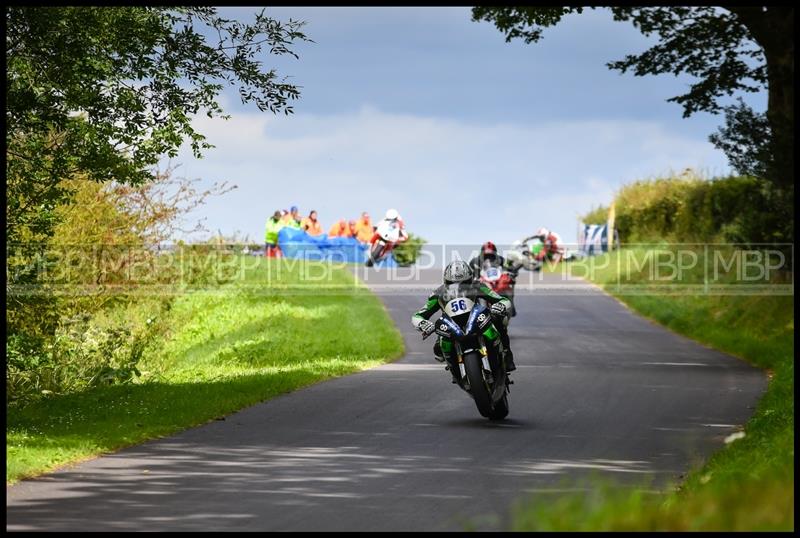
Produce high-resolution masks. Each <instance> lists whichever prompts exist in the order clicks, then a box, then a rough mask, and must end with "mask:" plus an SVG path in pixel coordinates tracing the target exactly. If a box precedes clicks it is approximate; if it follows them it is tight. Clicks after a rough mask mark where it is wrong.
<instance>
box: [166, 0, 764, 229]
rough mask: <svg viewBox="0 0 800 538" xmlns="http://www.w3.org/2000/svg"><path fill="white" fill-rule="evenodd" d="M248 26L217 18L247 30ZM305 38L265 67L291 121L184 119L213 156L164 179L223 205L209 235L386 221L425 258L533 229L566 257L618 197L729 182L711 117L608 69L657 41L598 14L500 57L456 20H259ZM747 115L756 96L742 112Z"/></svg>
mask: <svg viewBox="0 0 800 538" xmlns="http://www.w3.org/2000/svg"><path fill="white" fill-rule="evenodd" d="M255 10H256V8H222V9H220V12H221V14H223V15H224V16H228V17H232V18H234V17H235V18H241V19H247V18H248V17H250V16H251V14H252V13H253V12H254V11H255ZM267 14H269V15H270V16H272V17H275V18H278V19H280V20H284V21H285V20H288V19H289V18H293V19H300V20H304V21H307V25H306V26H305V27H304V32H305V33H306V34H307V35H308V37H310V38H311V39H313V40H314V43H299V44H297V45H296V46H295V47H294V50H295V52H297V53H298V54H299V56H300V58H299V60H296V59H294V58H291V57H288V56H286V57H274V56H266V55H265V56H264V60H265V65H266V66H267V67H275V68H276V69H277V70H278V72H279V73H280V74H282V75H288V76H290V77H291V78H290V80H291V81H292V82H293V83H295V84H297V85H299V86H302V90H301V91H302V96H301V98H300V99H299V100H298V101H295V102H294V108H295V114H294V115H290V116H283V115H277V116H276V115H272V114H271V113H269V112H267V113H261V112H259V111H258V110H257V109H256V108H255V107H254V106H252V105H250V106H243V105H241V103H240V102H239V99H238V95H237V94H236V92H235V90H230V91H226V93H225V94H224V95H223V96H222V98H221V102H222V103H223V106H224V107H225V108H226V110H227V111H228V112H229V113H230V114H231V116H232V117H231V119H230V120H227V121H225V120H209V119H208V118H205V117H202V116H201V117H198V118H197V119H196V120H195V126H196V127H197V128H198V130H200V132H202V133H204V134H205V135H206V136H207V137H208V140H209V142H211V143H212V144H214V145H215V146H216V148H215V149H212V150H209V151H207V152H206V154H205V155H204V158H203V159H201V160H197V159H195V158H194V157H192V155H191V153H190V152H189V151H183V152H182V153H181V155H180V156H179V157H178V158H177V159H175V160H174V161H173V163H180V164H181V167H180V168H179V172H180V174H181V175H185V176H187V177H192V178H194V177H199V178H202V179H203V182H204V183H208V184H210V183H213V182H215V181H222V180H228V181H229V182H231V183H233V184H236V185H237V189H236V190H234V191H232V192H229V193H227V194H225V195H223V196H221V197H218V198H213V199H211V200H209V201H208V203H207V204H206V205H204V206H203V207H202V208H200V209H198V210H196V211H195V212H194V213H193V214H192V217H193V218H202V219H204V224H205V226H206V228H208V229H209V230H211V231H214V232H216V231H217V230H221V231H222V232H223V233H225V234H231V233H233V232H238V233H239V234H240V236H241V235H248V236H249V237H250V238H251V239H255V240H257V241H260V240H261V239H262V236H263V228H264V221H265V219H266V218H267V216H268V215H269V214H271V213H272V211H274V210H275V209H276V208H288V207H289V206H291V205H293V204H294V205H298V206H299V207H300V211H301V213H304V214H305V213H307V212H308V211H309V210H310V209H316V210H317V211H318V212H319V216H320V220H321V221H322V223H323V225H324V226H325V227H326V229H327V227H329V226H330V225H331V224H332V223H333V222H334V221H335V220H337V219H339V218H355V217H356V216H357V215H358V214H360V212H361V211H363V210H367V211H369V212H370V214H371V215H373V218H374V217H376V216H378V215H381V214H383V212H385V210H386V209H387V208H389V207H394V208H396V209H398V210H399V211H400V213H401V214H402V215H403V217H404V218H405V220H406V223H407V227H408V229H409V230H410V231H412V232H413V233H415V234H418V235H421V236H422V237H424V238H426V239H427V240H429V241H430V242H433V243H443V242H448V243H465V244H473V243H481V242H484V241H486V240H493V241H495V242H498V243H508V242H511V241H512V240H514V239H518V238H520V237H523V236H525V235H526V234H529V233H531V232H532V231H534V230H535V229H536V228H538V227H539V226H547V227H549V228H551V229H554V230H556V231H559V232H560V233H561V234H562V236H563V237H564V238H565V240H567V241H569V242H571V241H574V240H575V235H576V233H575V231H576V229H577V222H578V216H579V215H580V214H582V213H585V212H586V211H588V210H590V209H591V208H592V207H593V206H596V205H598V204H607V203H608V202H609V201H610V200H611V198H612V196H613V193H614V192H615V191H616V190H617V189H618V188H619V187H620V186H621V185H623V184H625V183H628V182H630V181H633V180H635V179H641V178H647V177H655V176H660V175H666V174H668V173H670V172H671V171H681V170H683V169H685V168H687V167H692V168H694V169H696V170H699V171H701V172H702V173H704V174H705V175H709V176H713V175H723V174H726V173H728V172H729V167H728V164H727V161H726V159H725V156H724V155H723V154H722V153H721V152H719V151H718V150H716V149H715V148H714V147H713V146H712V145H711V144H710V143H709V142H708V135H709V134H710V133H712V132H713V131H715V130H716V129H717V127H718V126H719V125H720V124H721V123H722V119H723V118H722V116H714V115H710V114H705V113H701V114H697V115H694V116H692V117H691V118H688V119H683V118H682V108H681V107H680V106H679V105H677V104H675V103H667V102H666V99H668V98H669V97H673V96H675V95H679V94H681V93H684V92H685V91H686V89H687V88H688V85H689V84H690V83H691V79H689V78H688V77H680V78H676V77H674V76H672V75H662V76H658V77H634V76H633V75H630V74H625V75H622V74H620V73H619V72H618V71H611V70H609V69H608V68H607V67H606V65H605V64H606V63H607V62H608V61H611V60H617V59H621V58H622V57H623V56H624V55H625V54H630V53H638V52H641V51H643V50H645V49H646V48H647V47H648V45H649V44H650V43H653V42H654V38H652V37H651V38H646V37H644V36H642V35H641V34H640V33H639V32H638V31H637V30H636V29H635V28H633V26H632V25H631V24H630V23H621V22H615V21H613V20H612V19H611V15H610V14H609V13H608V12H606V11H605V10H598V11H588V12H586V13H584V14H583V15H575V16H570V17H567V18H566V19H565V20H564V21H563V22H562V23H561V24H560V25H559V26H557V27H555V28H551V29H548V30H546V31H545V33H544V38H543V39H542V40H541V41H540V42H539V43H536V44H531V45H526V44H524V42H522V41H515V42H512V43H506V42H505V40H504V37H503V35H502V34H501V33H500V32H499V31H498V30H497V29H496V28H495V27H494V26H493V25H492V24H489V23H486V22H481V23H476V22H472V21H471V16H470V9H469V8H454V7H449V8H420V7H417V8H272V9H269V10H268V11H267ZM745 98H746V101H747V102H749V103H750V104H751V105H752V106H754V108H756V109H757V110H763V109H764V108H765V105H766V95H765V94H756V95H748V96H745Z"/></svg>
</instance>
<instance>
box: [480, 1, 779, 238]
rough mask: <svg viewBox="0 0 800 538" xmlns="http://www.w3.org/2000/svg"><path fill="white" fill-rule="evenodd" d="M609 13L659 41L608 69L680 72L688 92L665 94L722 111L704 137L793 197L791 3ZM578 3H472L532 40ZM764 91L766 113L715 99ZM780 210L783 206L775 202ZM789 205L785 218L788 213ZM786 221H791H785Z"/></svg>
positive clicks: (508, 30)
mask: <svg viewBox="0 0 800 538" xmlns="http://www.w3.org/2000/svg"><path fill="white" fill-rule="evenodd" d="M609 9H610V10H611V12H612V13H613V16H614V19H615V20H618V21H630V22H632V23H633V25H634V26H635V27H636V28H638V29H639V30H640V31H641V32H642V33H643V34H644V35H651V34H656V35H657V36H658V37H659V39H660V40H659V41H658V42H657V43H656V44H655V45H653V46H652V47H651V48H649V49H648V50H646V51H644V52H642V53H641V54H630V55H627V56H625V58H623V59H622V60H618V61H612V62H609V63H608V64H607V65H608V67H609V68H611V69H616V70H619V71H622V72H623V73H625V72H629V71H630V72H632V73H633V74H634V75H636V76H644V75H658V74H663V73H672V74H674V75H680V74H688V75H691V76H693V77H695V78H696V79H697V80H696V82H695V83H693V84H691V85H690V87H689V91H688V92H686V93H685V94H682V95H678V96H675V97H672V98H670V99H669V101H672V102H676V103H678V104H680V105H681V106H682V107H683V115H684V117H688V116H690V115H692V114H694V113H696V112H699V111H704V112H710V113H720V112H723V111H724V112H725V114H726V120H727V121H726V125H725V127H724V128H722V129H721V130H720V131H719V132H717V133H716V134H715V135H712V137H711V141H712V143H714V144H715V145H716V146H717V147H719V148H720V149H721V150H723V151H724V152H725V153H726V155H727V156H728V158H729V160H730V161H731V164H732V165H733V166H734V167H735V168H736V169H737V170H738V171H739V172H740V173H743V174H755V175H756V176H757V177H759V178H761V179H764V180H767V181H768V182H769V183H770V184H771V185H772V186H771V187H770V189H772V190H774V191H775V192H774V193H773V197H774V198H775V199H776V200H777V199H779V198H781V197H783V198H792V197H793V185H794V154H793V150H794V8H793V7H726V8H724V9H723V8H719V7H712V6H696V7H681V6H676V7H612V8H609ZM582 11H583V8H580V7H494V6H492V7H485V6H484V7H476V8H474V9H473V11H472V19H473V20H474V21H480V20H485V21H489V22H492V23H494V24H495V26H496V27H497V28H498V29H499V30H500V31H501V32H503V33H504V34H505V36H506V41H511V40H512V39H515V38H521V39H524V40H525V42H526V43H532V42H536V41H539V39H541V37H542V32H543V30H544V29H545V28H548V27H551V26H554V25H556V24H558V23H559V22H560V21H561V20H562V19H563V18H564V16H566V15H568V14H571V13H582ZM765 87H766V88H767V90H768V106H767V111H766V114H763V115H762V114H758V113H756V112H754V111H752V110H751V109H750V108H749V107H747V106H746V105H745V104H744V103H743V102H742V101H741V100H740V101H739V103H738V104H734V105H728V106H724V105H723V104H722V102H721V98H723V97H726V96H733V95H736V94H737V93H741V92H758V91H761V90H763V89H764V88H765ZM779 210H780V211H785V210H786V208H785V207H784V208H782V209H779ZM791 211H792V209H791V207H790V208H789V215H788V216H789V218H792V217H791ZM790 228H791V227H790Z"/></svg>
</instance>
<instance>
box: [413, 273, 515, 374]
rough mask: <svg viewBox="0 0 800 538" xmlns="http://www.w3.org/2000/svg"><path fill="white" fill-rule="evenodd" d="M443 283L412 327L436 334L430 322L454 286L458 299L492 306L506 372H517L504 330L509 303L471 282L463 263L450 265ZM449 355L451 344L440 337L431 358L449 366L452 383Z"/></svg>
mask: <svg viewBox="0 0 800 538" xmlns="http://www.w3.org/2000/svg"><path fill="white" fill-rule="evenodd" d="M443 280H444V283H443V284H442V285H441V286H439V287H438V288H436V289H435V290H434V291H433V293H431V294H430V295H429V296H428V300H427V301H426V302H425V306H423V307H422V308H421V309H419V310H418V311H417V312H415V313H414V315H413V316H412V317H411V323H412V324H413V325H414V327H415V328H416V329H418V330H419V331H420V332H422V333H423V334H425V335H429V334H432V333H433V332H434V330H435V325H434V323H433V322H431V321H430V318H431V317H432V316H433V315H434V314H435V313H436V312H437V311H439V310H444V308H445V304H446V303H447V302H448V300H449V299H450V294H451V293H452V287H453V286H457V289H458V293H459V295H461V296H466V297H470V298H471V299H473V301H477V300H478V299H484V300H485V301H486V302H487V303H488V304H490V305H491V313H492V318H493V319H494V320H495V323H494V327H495V328H496V329H497V333H498V334H497V335H495V337H494V338H497V337H499V338H500V341H501V342H502V344H503V348H504V350H505V364H506V371H507V372H512V371H514V370H516V369H517V367H516V365H515V364H514V355H513V353H512V352H511V347H510V342H509V339H508V331H507V328H506V323H507V321H508V315H509V312H510V309H511V301H509V300H508V299H506V298H505V297H501V296H500V295H498V294H496V293H495V292H494V291H492V290H491V288H489V287H488V286H486V285H485V284H482V283H481V282H479V281H475V280H473V273H472V269H470V266H469V264H468V263H467V262H465V261H463V260H456V261H454V262H450V264H448V265H447V267H446V268H445V270H444V278H443ZM452 352H453V342H452V340H450V339H449V338H444V337H442V336H439V338H438V339H437V340H436V343H435V344H434V346H433V354H434V356H435V357H436V360H438V361H439V362H445V361H447V363H448V364H449V365H450V372H451V373H452V374H453V379H454V380H455V379H456V373H455V372H456V371H457V365H456V363H455V361H454V359H455V357H453V356H452Z"/></svg>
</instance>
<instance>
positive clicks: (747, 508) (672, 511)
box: [512, 248, 794, 531]
mask: <svg viewBox="0 0 800 538" xmlns="http://www.w3.org/2000/svg"><path fill="white" fill-rule="evenodd" d="M648 252H651V249H644V248H639V249H623V250H622V251H618V252H617V253H613V254H610V255H609V254H606V255H603V256H598V257H596V258H591V259H588V260H584V261H580V262H576V263H574V264H572V265H570V264H567V265H565V266H562V267H561V269H565V270H568V271H570V272H571V273H572V274H573V275H576V276H581V277H584V278H587V279H588V280H590V281H592V282H594V283H596V284H598V285H599V286H601V287H603V288H604V289H605V290H606V291H607V292H608V293H610V294H612V295H613V296H615V297H617V298H618V299H619V300H621V301H622V302H623V303H625V304H626V305H628V306H629V307H630V308H631V309H633V310H634V311H636V312H638V313H639V314H641V315H643V316H644V317H646V318H649V319H651V320H654V321H656V322H658V323H660V324H662V325H664V326H666V327H669V328H670V329H672V330H674V331H675V332H677V333H680V334H682V335H685V336H688V337H689V338H692V339H694V340H697V341H698V342H701V343H703V344H706V345H708V346H711V347H713V348H715V349H718V350H721V351H724V352H726V353H729V354H731V355H734V356H737V357H740V358H742V359H745V360H747V361H749V362H751V363H752V364H754V365H756V366H759V367H761V368H764V369H766V370H767V371H768V373H769V377H770V382H769V386H768V389H767V391H766V393H765V394H764V396H763V397H762V398H761V400H760V402H759V404H758V406H757V408H756V411H755V414H754V415H753V417H752V418H751V419H750V420H749V421H748V422H747V424H746V425H745V428H744V432H743V433H744V437H741V438H738V439H736V440H731V442H730V443H729V444H727V446H726V447H725V448H724V449H722V450H720V451H719V452H717V453H716V454H714V455H713V456H712V457H711V458H710V459H709V461H707V462H706V463H705V464H704V465H703V466H702V467H700V468H697V469H694V470H692V472H691V473H689V475H688V476H687V479H686V480H685V481H684V483H683V484H681V485H680V486H679V487H678V488H676V489H675V490H673V491H667V492H665V493H664V494H660V495H651V494H647V493H646V492H645V490H644V489H641V488H640V489H636V488H634V489H631V488H623V487H620V486H615V485H614V484H610V483H605V482H604V483H595V484H594V486H593V487H592V488H591V489H590V491H588V492H584V493H574V494H569V495H563V496H559V497H557V498H556V499H553V497H552V496H550V497H547V498H546V499H545V498H544V497H539V498H536V497H534V498H533V499H531V500H528V501H526V502H524V503H521V504H519V505H517V506H516V507H515V509H514V511H513V514H514V515H513V523H512V527H513V530H526V531H527V530H646V531H647V530H661V531H663V530H714V531H716V530H736V531H738V530H793V529H794V308H793V306H794V296H793V292H792V294H791V295H780V294H774V293H770V292H769V290H767V291H765V292H763V293H760V294H752V293H737V292H739V291H742V290H741V289H740V288H725V287H722V288H718V291H717V293H716V294H706V293H702V292H701V291H697V290H700V289H701V288H702V286H703V285H705V284H708V276H709V272H708V271H707V268H708V266H707V265H706V264H705V259H704V258H703V256H702V253H701V255H700V256H699V258H698V260H699V263H698V264H696V265H695V266H693V267H690V268H689V269H687V270H685V271H684V272H683V273H682V274H681V276H680V282H681V283H682V284H685V285H688V286H697V288H694V289H695V290H696V291H689V292H686V291H684V292H680V291H679V290H677V291H674V293H669V294H668V293H665V288H663V287H662V288H661V290H658V289H656V288H654V287H651V288H650V292H649V293H647V292H644V293H643V292H642V289H641V286H659V285H661V286H663V285H664V284H665V283H664V281H655V280H654V279H653V273H652V272H651V270H652V269H653V263H655V262H656V261H657V260H655V259H653V258H651V263H642V264H641V265H637V264H627V263H620V260H623V259H635V260H637V261H639V262H641V261H642V260H644V259H646V256H648ZM616 256H623V258H618V257H616ZM729 259H730V258H729ZM740 277H741V275H738V276H737V275H735V274H734V273H733V272H727V273H724V274H723V273H720V274H719V275H717V278H716V279H715V280H716V281H717V282H716V283H718V284H722V285H723V286H737V285H738V286H741V285H747V284H746V283H743V282H742V281H741V278H740ZM673 282H674V280H673ZM787 282H789V283H790V282H791V275H786V274H783V275H779V276H776V277H774V278H772V279H771V281H770V283H771V285H775V286H779V285H782V284H784V285H785V284H786V283H787ZM688 289H692V288H688ZM776 289H777V288H776ZM632 290H637V291H636V292H635V293H634V292H633V291H632ZM720 290H722V291H725V292H726V293H727V294H726V293H722V291H720ZM729 439H731V438H729Z"/></svg>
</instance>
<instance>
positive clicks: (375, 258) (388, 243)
mask: <svg viewBox="0 0 800 538" xmlns="http://www.w3.org/2000/svg"><path fill="white" fill-rule="evenodd" d="M375 232H376V233H377V234H378V238H377V239H376V240H375V242H374V243H373V244H372V246H370V249H369V252H368V253H367V261H366V265H367V267H372V266H373V265H375V264H376V263H380V262H382V261H383V260H385V259H386V257H387V256H388V255H389V253H390V252H391V251H392V249H393V248H394V247H395V245H396V244H397V242H398V241H399V240H400V225H399V224H397V223H396V222H391V221H388V220H382V221H381V222H380V223H378V226H377V228H375Z"/></svg>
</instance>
